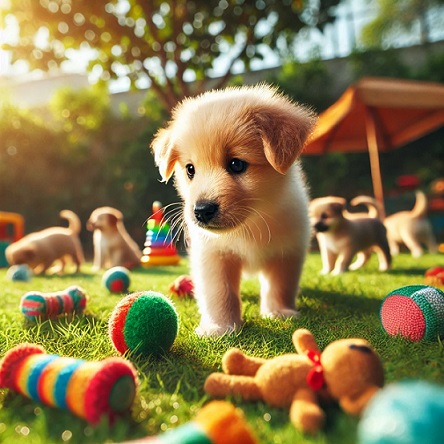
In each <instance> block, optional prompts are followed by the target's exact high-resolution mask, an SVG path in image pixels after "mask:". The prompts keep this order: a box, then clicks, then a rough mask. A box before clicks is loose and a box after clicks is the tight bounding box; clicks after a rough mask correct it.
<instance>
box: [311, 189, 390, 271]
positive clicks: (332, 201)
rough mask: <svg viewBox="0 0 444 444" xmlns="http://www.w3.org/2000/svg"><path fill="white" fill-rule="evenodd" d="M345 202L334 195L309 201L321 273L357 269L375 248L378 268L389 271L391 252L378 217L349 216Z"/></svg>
mask: <svg viewBox="0 0 444 444" xmlns="http://www.w3.org/2000/svg"><path fill="white" fill-rule="evenodd" d="M345 205H346V201H345V199H343V198H341V197H334V196H327V197H321V198H318V199H313V200H312V201H311V202H310V218H311V223H312V226H313V228H314V230H315V232H316V239H317V241H318V244H319V250H320V252H321V258H322V271H321V273H322V274H328V273H331V274H333V275H338V274H340V273H343V272H345V271H347V270H357V269H358V268H360V267H362V266H363V265H364V264H365V263H366V262H367V261H368V259H369V258H370V255H371V252H372V250H376V252H377V254H378V259H379V269H380V270H381V271H386V270H387V269H388V268H389V267H390V264H391V255H390V249H389V245H388V242H387V235H386V229H385V227H384V225H383V224H382V222H381V221H380V220H379V219H376V218H370V217H362V218H357V217H355V216H353V217H352V219H349V218H348V217H346V216H345V215H344V210H345ZM347 214H350V213H347ZM356 255H358V256H357V259H356V261H355V262H354V263H353V264H352V260H353V258H354V257H355V256H356Z"/></svg>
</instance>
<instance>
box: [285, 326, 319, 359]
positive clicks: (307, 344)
mask: <svg viewBox="0 0 444 444" xmlns="http://www.w3.org/2000/svg"><path fill="white" fill-rule="evenodd" d="M292 339H293V345H294V348H295V349H296V351H297V352H298V353H299V354H305V353H306V352H308V351H309V350H312V351H320V350H319V347H318V345H317V344H316V341H315V338H314V336H313V334H312V333H311V332H310V331H308V330H307V329H305V328H298V329H297V330H296V331H295V332H294V333H293V338H292Z"/></svg>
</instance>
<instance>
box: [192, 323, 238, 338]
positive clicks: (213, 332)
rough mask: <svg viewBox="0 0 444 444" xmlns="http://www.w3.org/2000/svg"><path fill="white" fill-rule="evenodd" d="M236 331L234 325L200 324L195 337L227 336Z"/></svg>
mask: <svg viewBox="0 0 444 444" xmlns="http://www.w3.org/2000/svg"><path fill="white" fill-rule="evenodd" d="M236 330H237V326H236V325H222V326H221V325H218V324H200V325H199V326H198V327H197V328H196V330H195V331H196V334H197V336H201V337H202V336H214V337H216V336H223V335H225V334H227V335H229V334H231V333H234V332H235V331H236Z"/></svg>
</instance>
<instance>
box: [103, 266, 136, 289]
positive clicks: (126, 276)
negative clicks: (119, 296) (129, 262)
mask: <svg viewBox="0 0 444 444" xmlns="http://www.w3.org/2000/svg"><path fill="white" fill-rule="evenodd" d="M102 283H103V285H104V286H105V287H106V288H107V289H108V291H109V292H111V293H125V292H127V291H128V288H129V286H130V273H129V270H128V269H127V268H125V267H113V268H110V269H109V270H107V271H106V272H105V273H104V275H103V278H102Z"/></svg>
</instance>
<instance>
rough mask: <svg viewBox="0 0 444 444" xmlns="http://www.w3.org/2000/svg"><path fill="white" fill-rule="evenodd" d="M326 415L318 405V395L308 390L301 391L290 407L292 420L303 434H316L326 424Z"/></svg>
mask: <svg viewBox="0 0 444 444" xmlns="http://www.w3.org/2000/svg"><path fill="white" fill-rule="evenodd" d="M324 419H325V413H324V411H323V410H322V409H321V407H320V406H319V404H318V399H317V396H316V394H315V393H314V392H313V391H312V390H310V389H308V388H302V389H299V390H298V391H297V392H296V393H295V395H294V398H293V402H292V403H291V406H290V420H291V422H292V423H293V425H294V426H295V427H296V428H297V429H298V430H301V431H302V432H303V433H309V434H315V433H317V432H318V431H319V430H320V429H321V427H322V426H323V424H324Z"/></svg>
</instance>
